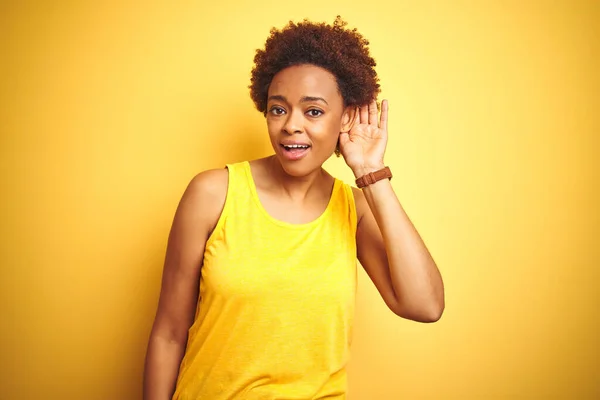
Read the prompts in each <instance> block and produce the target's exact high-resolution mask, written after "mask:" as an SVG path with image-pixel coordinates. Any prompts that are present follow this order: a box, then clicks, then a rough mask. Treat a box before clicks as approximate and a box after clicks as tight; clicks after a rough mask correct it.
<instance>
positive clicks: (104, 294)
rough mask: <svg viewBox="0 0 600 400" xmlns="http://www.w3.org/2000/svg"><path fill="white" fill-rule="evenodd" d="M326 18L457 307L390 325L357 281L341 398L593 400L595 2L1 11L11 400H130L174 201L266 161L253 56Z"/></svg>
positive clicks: (335, 167)
mask: <svg viewBox="0 0 600 400" xmlns="http://www.w3.org/2000/svg"><path fill="white" fill-rule="evenodd" d="M337 14H341V15H342V17H343V18H345V19H346V20H347V21H348V22H349V24H350V27H356V28H358V29H359V31H360V32H362V33H363V34H364V35H365V36H366V37H367V38H368V39H369V40H370V41H371V50H372V54H373V56H374V57H375V58H376V60H377V63H378V67H377V70H378V72H379V75H380V77H381V84H382V88H383V92H382V96H381V98H387V99H389V103H390V122H389V127H390V132H389V147H388V149H387V155H386V162H387V164H388V165H389V166H390V167H391V169H392V171H393V172H394V179H393V180H392V183H393V186H394V189H395V190H396V192H397V194H398V196H399V199H400V201H401V203H402V204H403V206H404V207H405V209H406V210H407V212H408V213H409V215H410V216H411V218H412V220H413V222H414V223H415V225H416V226H417V228H418V230H419V231H420V233H421V235H422V236H423V238H424V240H425V242H426V243H427V245H428V246H429V249H430V250H431V252H432V254H433V256H434V258H435V259H436V261H437V263H438V264H439V267H440V269H441V271H442V274H443V276H444V280H445V284H446V296H447V301H446V304H447V306H446V312H445V314H444V316H443V317H442V320H441V321H439V322H438V323H436V324H429V325H427V324H418V323H414V322H410V321H405V320H401V319H399V318H397V317H396V316H394V315H393V314H392V313H391V312H390V311H389V310H388V309H387V308H386V307H385V305H384V303H383V301H382V300H381V299H380V297H379V295H378V293H377V292H376V290H375V288H374V286H373V284H372V283H371V282H370V281H369V280H368V278H367V277H366V275H365V274H364V272H362V270H361V272H360V280H359V289H358V299H357V301H358V309H357V316H356V325H355V328H354V342H353V345H352V350H353V358H352V361H351V364H350V367H349V370H350V375H349V386H350V388H349V389H350V394H349V399H351V400H371V399H374V400H388V399H389V400H394V399H594V398H599V397H600V383H599V382H600V361H599V360H600V354H599V343H598V341H599V339H598V338H599V337H600V328H599V326H598V322H599V321H598V319H599V318H598V316H599V312H598V307H599V306H600V296H599V294H598V281H599V278H600V270H599V266H600V251H599V247H598V245H599V243H598V238H599V234H600V232H599V226H600V217H599V210H598V205H599V204H600V198H599V197H600V196H599V191H598V183H599V182H600V176H599V171H600V168H599V165H598V164H599V163H598V161H597V157H598V150H599V144H600V143H599V136H600V118H599V111H600V74H599V71H600V53H599V50H600V23H599V21H600V3H599V2H597V1H566V0H565V1H545V2H544V1H540V2H537V1H526V2H521V1H484V0H482V1H442V0H440V1H398V0H394V1H392V0H380V1H373V2H365V1H356V0H345V1H340V0H331V1H322V2H291V3H290V2H276V1H271V0H265V1H260V2H250V1H243V0H231V1H227V2H214V1H211V2H208V1H206V2H194V1H167V0H156V1H150V2H128V1H126V2H97V1H93V2H92V1H23V2H21V1H2V3H0V57H1V59H0V190H1V196H0V212H1V216H0V246H1V247H0V251H1V253H0V265H1V275H0V315H1V317H0V335H1V337H0V339H1V340H0V360H1V361H0V362H1V364H0V399H3V400H13V399H15V400H16V399H19V400H20V399H86V400H96V399H97V400H107V399H139V398H140V397H141V380H142V372H143V359H144V354H145V349H146V344H147V338H148V334H149V331H150V327H151V324H152V321H153V317H154V312H155V308H156V304H157V299H158V294H159V287H160V277H161V272H162V263H163V258H164V253H165V248H166V240H167V235H168V231H169V228H170V224H171V221H172V218H173V214H174V212H175V209H176V206H177V203H178V201H179V199H180V197H181V194H182V193H183V190H184V189H185V187H186V185H187V183H188V182H189V180H190V179H191V178H192V177H193V176H194V175H195V174H196V173H198V172H200V171H202V170H205V169H208V168H221V167H223V166H224V165H225V163H231V162H236V161H242V160H247V159H253V158H257V157H262V156H266V155H268V154H270V151H271V149H270V144H269V141H268V138H267V133H266V125H265V121H264V118H263V116H262V115H261V114H260V113H258V112H257V111H255V110H254V107H253V104H252V102H251V100H250V97H249V95H248V88H247V86H248V85H249V74H250V70H251V68H252V59H253V56H254V52H255V50H256V49H257V48H259V47H261V46H263V44H264V41H265V39H266V37H267V35H268V34H269V30H270V28H271V27H278V28H280V27H282V26H284V25H285V24H286V23H287V22H288V21H289V20H294V21H299V20H302V19H303V18H305V17H307V18H310V19H312V20H315V21H326V22H329V23H331V22H333V20H334V19H335V16H336V15H337ZM381 98H380V99H381ZM326 168H327V169H328V170H329V171H330V172H331V173H333V174H334V175H336V176H337V177H339V178H341V179H344V180H345V181H346V182H348V183H351V182H352V181H353V176H352V173H351V171H350V170H349V169H348V168H347V167H346V166H345V165H344V162H343V160H342V159H336V158H335V157H334V158H332V159H331V160H329V161H328V162H327V163H326Z"/></svg>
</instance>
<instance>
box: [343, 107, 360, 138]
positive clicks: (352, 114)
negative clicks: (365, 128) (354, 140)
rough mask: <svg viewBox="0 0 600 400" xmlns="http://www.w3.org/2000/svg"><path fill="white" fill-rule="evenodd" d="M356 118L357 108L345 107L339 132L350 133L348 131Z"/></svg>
mask: <svg viewBox="0 0 600 400" xmlns="http://www.w3.org/2000/svg"><path fill="white" fill-rule="evenodd" d="M357 116H358V108H357V107H356V106H347V107H346V109H345V110H344V113H343V114H342V126H341V128H340V132H350V129H352V127H353V126H354V123H355V122H356V117H357Z"/></svg>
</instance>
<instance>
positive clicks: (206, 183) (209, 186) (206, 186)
mask: <svg viewBox="0 0 600 400" xmlns="http://www.w3.org/2000/svg"><path fill="white" fill-rule="evenodd" d="M228 183H229V173H228V171H227V168H221V169H209V170H206V171H203V172H200V173H199V174H197V175H196V176H194V177H193V178H192V180H191V181H190V183H189V185H188V187H187V189H186V193H189V194H190V195H193V196H201V197H204V198H208V199H212V200H219V199H221V198H222V199H223V201H225V196H226V195H227V185H228Z"/></svg>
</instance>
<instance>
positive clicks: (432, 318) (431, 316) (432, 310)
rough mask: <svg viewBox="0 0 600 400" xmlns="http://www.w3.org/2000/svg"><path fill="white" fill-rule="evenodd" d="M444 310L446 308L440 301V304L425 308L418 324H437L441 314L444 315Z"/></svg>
mask: <svg viewBox="0 0 600 400" xmlns="http://www.w3.org/2000/svg"><path fill="white" fill-rule="evenodd" d="M444 308H446V306H445V304H444V302H443V301H442V302H441V303H440V304H436V305H433V306H430V307H428V308H427V310H424V311H423V313H422V318H421V319H420V320H419V322H424V323H432V322H437V321H439V320H440V318H442V314H444Z"/></svg>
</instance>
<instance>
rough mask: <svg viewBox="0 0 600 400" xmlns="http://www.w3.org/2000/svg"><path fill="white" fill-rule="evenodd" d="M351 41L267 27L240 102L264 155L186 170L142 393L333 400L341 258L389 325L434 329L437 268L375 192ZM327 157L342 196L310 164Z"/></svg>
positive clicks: (341, 348) (356, 49)
mask: <svg viewBox="0 0 600 400" xmlns="http://www.w3.org/2000/svg"><path fill="white" fill-rule="evenodd" d="M367 45H368V41H366V40H365V39H364V38H363V37H362V36H361V35H360V34H359V33H358V32H357V31H356V30H349V29H347V28H346V24H345V22H343V21H342V20H341V19H340V18H339V17H338V18H337V19H336V21H335V22H334V24H333V25H326V24H316V23H312V22H308V21H304V22H302V23H298V24H294V23H290V24H289V25H288V26H286V27H285V28H283V29H282V30H272V31H271V35H270V37H269V38H268V39H267V41H266V45H265V49H264V50H258V51H257V54H256V57H255V60H254V61H255V66H254V69H253V71H252V81H251V86H250V90H251V96H252V99H253V100H254V102H255V104H256V107H257V108H258V110H259V111H261V112H263V113H264V115H265V117H266V122H267V129H268V132H269V137H270V140H271V143H272V145H273V150H274V154H273V155H272V156H270V157H266V158H263V159H259V160H253V161H250V162H242V163H237V164H231V165H228V166H227V168H225V169H217V170H209V171H205V172H202V173H200V174H199V175H197V176H196V177H195V178H194V179H193V180H192V181H191V183H190V184H189V186H188V188H187V190H186V191H185V193H184V195H183V198H182V200H181V202H180V204H179V207H178V209H177V212H176V215H175V218H174V222H173V226H172V229H171V233H170V237H169V242H168V248H167V254H166V261H165V266H164V273H163V282H162V289H161V294H160V301H159V305H158V311H157V315H156V320H155V322H154V326H153V329H152V333H151V336H150V342H149V345H148V353H147V357H146V369H145V377H144V398H145V399H146V400H154V399H161V400H166V399H170V398H173V399H181V400H189V399H211V400H212V399H321V398H340V399H341V398H345V393H346V363H347V360H348V351H349V345H350V339H351V333H352V318H353V312H354V301H355V289H356V268H357V263H356V259H357V258H358V260H359V261H360V263H361V265H362V266H363V267H364V268H365V270H366V272H367V274H368V275H369V276H370V278H371V279H372V280H373V283H374V284H375V286H376V287H377V289H378V291H379V292H380V293H381V296H382V298H383V300H384V301H385V303H386V304H387V305H388V307H389V308H390V309H391V310H392V311H393V312H394V313H396V314H397V315H399V316H401V317H404V318H408V319H411V320H415V321H421V322H433V321H436V320H438V319H439V318H440V316H441V314H442V311H443V309H444V289H443V284H442V279H441V276H440V273H439V271H438V269H437V267H436V264H435V262H434V261H433V259H432V258H431V256H430V254H429V252H428V250H427V248H426V246H425V245H424V243H423V242H422V240H421V238H420V237H419V234H418V233H417V231H416V230H415V228H414V227H413V225H412V224H411V222H410V220H409V218H408V217H407V215H406V213H405V212H404V210H403V208H402V206H401V205H400V202H399V201H398V198H397V197H396V195H395V193H394V190H393V189H392V186H391V184H390V178H391V173H390V171H389V169H386V167H385V163H384V152H385V148H386V141H387V134H388V132H387V118H388V103H387V101H385V100H384V101H383V102H382V104H381V115H379V112H378V107H377V103H376V97H377V94H378V93H379V84H378V78H377V75H376V73H375V70H374V67H375V61H374V60H373V58H371V56H370V55H369V51H368V48H367ZM334 152H335V153H337V154H338V155H339V154H341V155H342V156H343V157H344V160H345V162H346V163H347V164H348V167H349V168H350V169H352V171H353V172H354V175H355V177H356V178H357V186H359V187H360V189H359V188H353V187H350V186H349V185H347V184H345V183H343V182H341V181H340V180H337V179H336V178H334V177H332V176H331V175H329V174H328V173H327V172H326V171H325V170H324V169H323V168H322V165H323V163H324V162H325V160H327V159H328V158H329V157H330V156H331V155H332V154H333V153H334Z"/></svg>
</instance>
